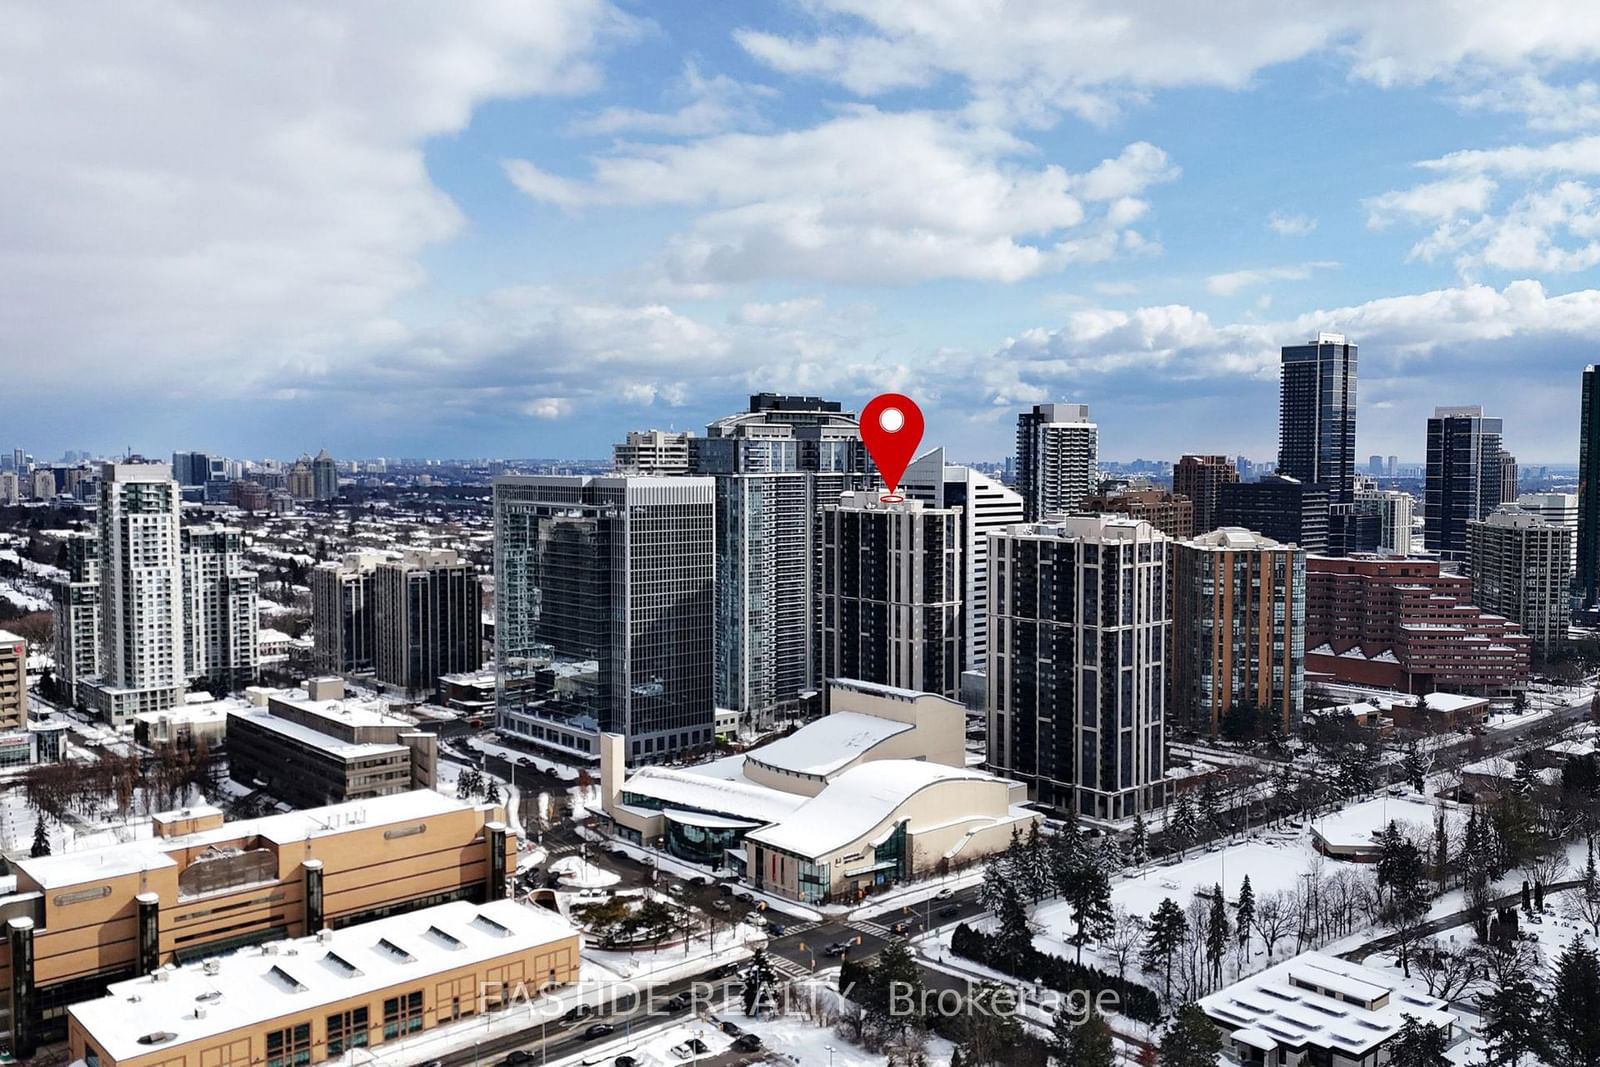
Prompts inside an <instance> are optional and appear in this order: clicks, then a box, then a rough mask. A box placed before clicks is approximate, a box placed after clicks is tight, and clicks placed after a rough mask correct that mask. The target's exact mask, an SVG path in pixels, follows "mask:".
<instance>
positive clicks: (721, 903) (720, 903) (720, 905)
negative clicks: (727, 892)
mask: <svg viewBox="0 0 1600 1067" xmlns="http://www.w3.org/2000/svg"><path fill="white" fill-rule="evenodd" d="M711 906H712V907H713V908H716V909H717V910H718V911H724V912H727V911H732V910H733V905H732V904H729V903H728V902H727V901H726V900H713V901H712V902H711Z"/></svg>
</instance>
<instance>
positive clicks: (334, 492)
mask: <svg viewBox="0 0 1600 1067" xmlns="http://www.w3.org/2000/svg"><path fill="white" fill-rule="evenodd" d="M311 492H312V495H314V496H315V497H316V498H317V499H318V500H332V499H334V498H335V497H337V496H338V495H339V465H338V464H337V463H336V462H334V459H333V457H332V456H330V455H328V450H327V449H326V448H324V449H323V450H322V451H320V452H318V453H317V456H316V458H315V459H313V460H312V461H311Z"/></svg>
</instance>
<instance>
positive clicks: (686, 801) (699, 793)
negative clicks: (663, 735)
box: [622, 767, 807, 823]
mask: <svg viewBox="0 0 1600 1067" xmlns="http://www.w3.org/2000/svg"><path fill="white" fill-rule="evenodd" d="M622 793H623V798H624V799H623V803H627V799H626V798H627V797H628V796H629V795H635V796H641V797H649V798H651V799H652V800H657V801H660V802H661V803H662V804H663V805H665V806H667V807H672V808H687V809H688V810H690V811H702V812H711V813H712V814H716V815H729V816H733V817H742V818H749V819H751V820H752V821H755V822H764V823H767V822H777V821H778V820H779V819H782V818H784V817H785V816H787V815H788V814H789V813H790V812H792V811H794V810H795V809H796V808H798V807H799V806H800V805H801V804H804V803H805V802H806V799H807V798H806V797H803V796H795V795H794V794H792V793H784V792H781V791H779V790H777V789H769V788H767V787H766V786H764V785H757V784H755V783H754V782H751V781H747V780H746V779H743V778H716V777H712V776H710V775H705V774H692V773H690V772H688V771H681V770H675V769H673V768H671V767H641V768H639V770H638V771H636V772H634V774H633V775H632V776H631V777H629V778H628V780H627V781H626V782H624V783H623V786H622Z"/></svg>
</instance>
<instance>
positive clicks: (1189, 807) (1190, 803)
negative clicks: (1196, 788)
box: [1167, 791, 1200, 856]
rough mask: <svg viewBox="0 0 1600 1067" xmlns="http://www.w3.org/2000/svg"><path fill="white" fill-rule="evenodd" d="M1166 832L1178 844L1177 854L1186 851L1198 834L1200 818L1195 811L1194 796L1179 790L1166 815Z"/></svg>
mask: <svg viewBox="0 0 1600 1067" xmlns="http://www.w3.org/2000/svg"><path fill="white" fill-rule="evenodd" d="M1167 833H1168V835H1169V836H1170V837H1171V838H1172V839H1173V843H1174V844H1176V845H1177V846H1178V854H1179V856H1183V855H1185V854H1187V853H1188V851H1189V846H1190V845H1192V844H1194V842H1195V839H1196V838H1198V837H1199V836H1200V819H1199V816H1198V815H1197V814H1196V813H1195V809H1194V796H1193V794H1191V793H1189V792H1187V791H1180V792H1179V793H1178V796H1177V798H1176V799H1175V800H1174V801H1173V802H1172V811H1171V812H1170V813H1168V815H1167Z"/></svg>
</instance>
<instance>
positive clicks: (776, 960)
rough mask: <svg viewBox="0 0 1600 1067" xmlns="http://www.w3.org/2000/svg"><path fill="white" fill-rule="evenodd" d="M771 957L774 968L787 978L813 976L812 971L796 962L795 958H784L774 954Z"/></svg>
mask: <svg viewBox="0 0 1600 1067" xmlns="http://www.w3.org/2000/svg"><path fill="white" fill-rule="evenodd" d="M769 958H770V959H771V961H772V969H773V970H775V971H777V972H778V973H779V974H781V975H783V976H784V977H785V978H809V977H811V972H810V971H808V970H807V969H806V968H805V967H803V966H801V965H800V964H798V963H796V962H795V961H794V960H789V959H784V958H783V957H782V956H773V957H769Z"/></svg>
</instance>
